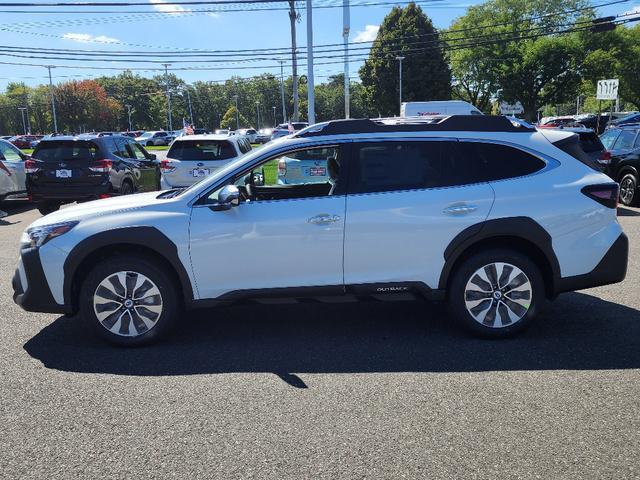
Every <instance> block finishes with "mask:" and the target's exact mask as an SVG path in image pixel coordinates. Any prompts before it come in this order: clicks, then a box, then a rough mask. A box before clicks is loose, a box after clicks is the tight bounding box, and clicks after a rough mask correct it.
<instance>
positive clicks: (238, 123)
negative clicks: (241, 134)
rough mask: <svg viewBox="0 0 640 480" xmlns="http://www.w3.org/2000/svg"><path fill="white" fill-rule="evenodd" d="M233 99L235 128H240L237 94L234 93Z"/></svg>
mask: <svg viewBox="0 0 640 480" xmlns="http://www.w3.org/2000/svg"><path fill="white" fill-rule="evenodd" d="M233 99H234V100H235V101H236V130H240V110H238V95H234V96H233Z"/></svg>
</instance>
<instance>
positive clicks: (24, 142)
mask: <svg viewBox="0 0 640 480" xmlns="http://www.w3.org/2000/svg"><path fill="white" fill-rule="evenodd" d="M42 137H44V135H16V136H15V137H11V138H10V139H9V141H10V142H11V143H13V144H14V145H15V146H16V147H18V148H31V142H33V141H36V140H41V139H42Z"/></svg>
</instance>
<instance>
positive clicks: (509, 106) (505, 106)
mask: <svg viewBox="0 0 640 480" xmlns="http://www.w3.org/2000/svg"><path fill="white" fill-rule="evenodd" d="M500 113H501V114H502V115H515V114H517V113H524V107H523V106H522V104H521V103H520V102H515V103H507V102H500Z"/></svg>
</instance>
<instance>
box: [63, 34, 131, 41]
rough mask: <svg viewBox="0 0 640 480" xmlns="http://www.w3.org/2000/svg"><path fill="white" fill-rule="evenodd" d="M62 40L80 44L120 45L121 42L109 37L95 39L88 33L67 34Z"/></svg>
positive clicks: (102, 36)
mask: <svg viewBox="0 0 640 480" xmlns="http://www.w3.org/2000/svg"><path fill="white" fill-rule="evenodd" d="M62 38H64V39H66V40H71V41H73V42H80V43H120V40H118V39H117V38H112V37H107V36H105V35H99V36H97V37H94V36H93V35H89V34H88V33H65V34H64V35H63V36H62Z"/></svg>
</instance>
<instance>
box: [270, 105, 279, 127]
mask: <svg viewBox="0 0 640 480" xmlns="http://www.w3.org/2000/svg"><path fill="white" fill-rule="evenodd" d="M271 108H273V128H276V126H277V125H278V122H277V120H276V107H271Z"/></svg>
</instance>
